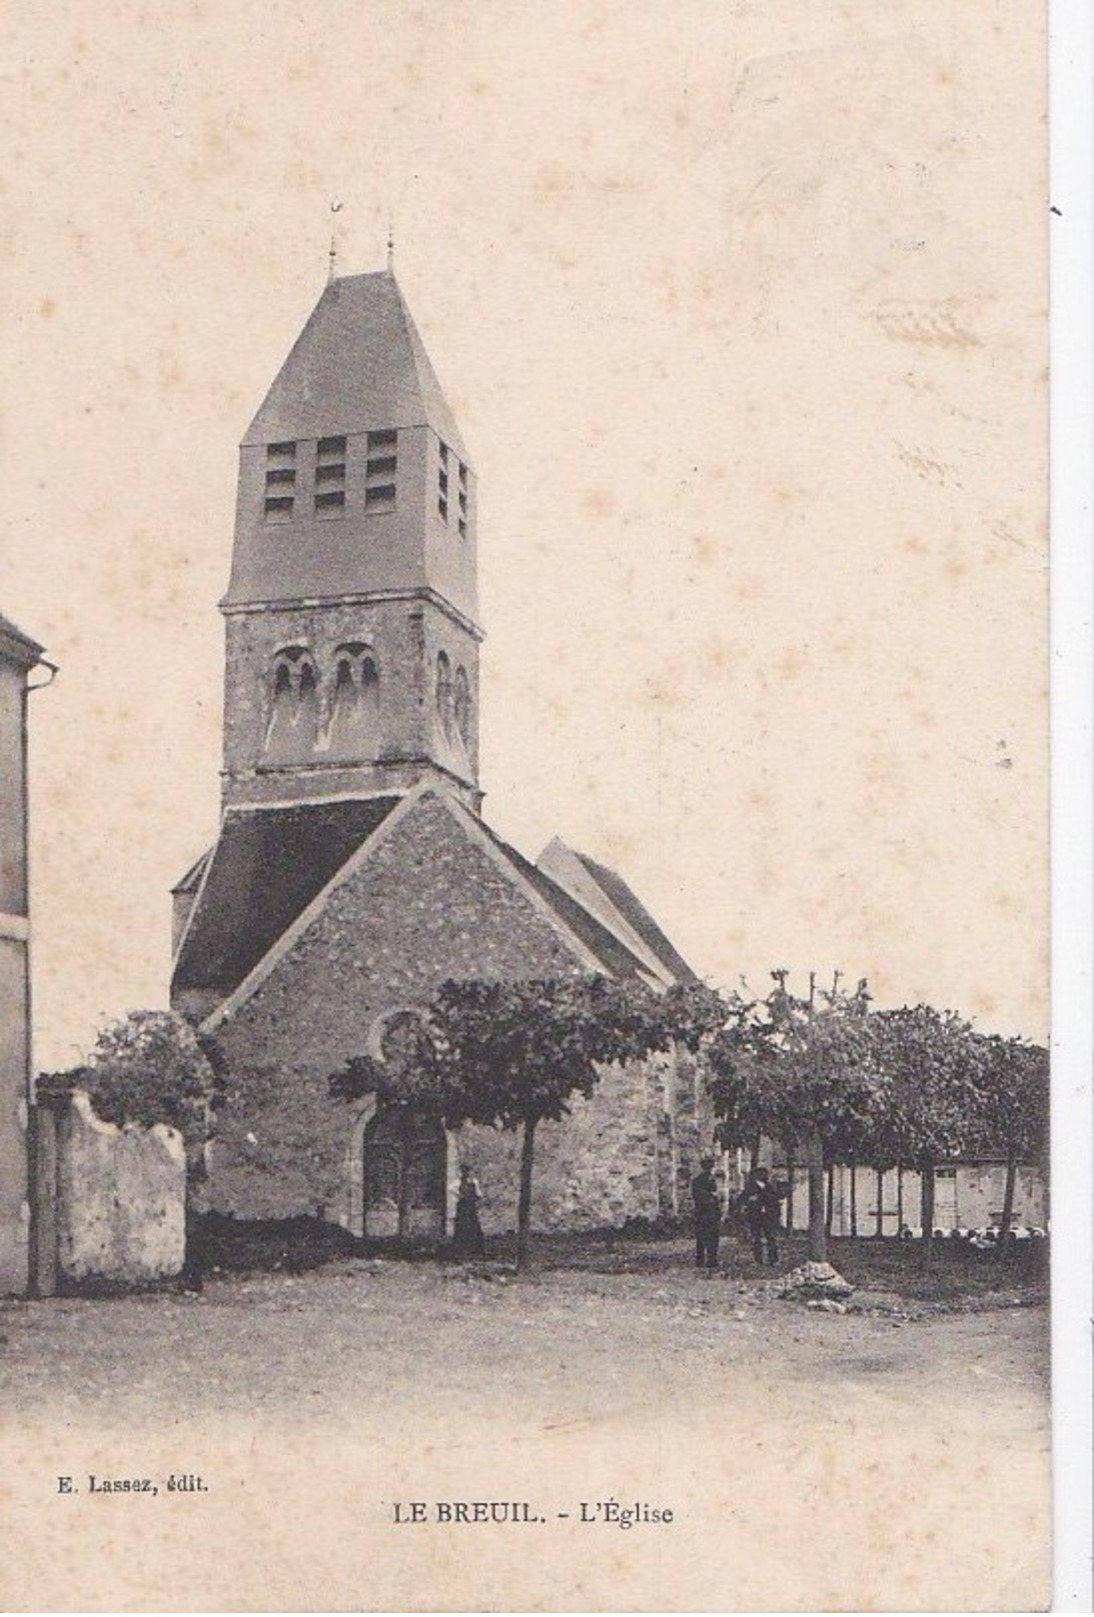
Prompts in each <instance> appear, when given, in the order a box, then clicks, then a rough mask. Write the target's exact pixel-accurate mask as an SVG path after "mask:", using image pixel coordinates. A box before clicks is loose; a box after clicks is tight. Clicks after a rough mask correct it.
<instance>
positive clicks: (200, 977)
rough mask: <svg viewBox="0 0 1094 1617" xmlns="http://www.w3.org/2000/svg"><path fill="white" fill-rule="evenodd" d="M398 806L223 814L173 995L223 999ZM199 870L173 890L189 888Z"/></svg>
mask: <svg viewBox="0 0 1094 1617" xmlns="http://www.w3.org/2000/svg"><path fill="white" fill-rule="evenodd" d="M399 801H400V800H399V798H398V797H370V798H358V799H351V800H345V801H341V802H330V803H307V804H300V805H294V806H292V807H289V808H254V809H250V808H235V809H229V810H228V812H227V813H226V815H225V816H224V821H223V824H222V825H221V828H220V837H219V839H218V841H217V844H216V846H215V848H214V849H213V851H212V854H211V856H209V863H208V868H207V870H206V872H205V876H204V879H203V881H202V883H201V886H200V888H199V891H198V896H197V900H196V902H195V905H194V909H193V912H192V914H191V917H190V921H189V924H188V926H187V928H186V931H185V933H184V934H183V938H182V941H181V943H180V946H179V952H178V958H177V959H176V962H175V970H174V975H173V979H172V987H173V989H175V990H193V989H204V990H212V991H215V992H216V993H217V994H219V995H221V996H222V997H223V998H227V996H228V995H229V994H230V993H232V991H233V990H234V989H236V988H238V986H239V984H240V983H241V982H242V981H243V979H244V978H245V977H246V976H247V975H248V973H249V972H250V971H252V970H253V969H254V967H255V966H257V965H258V963H259V961H260V960H261V959H262V958H263V957H264V956H265V955H266V954H267V953H268V952H269V950H270V949H271V948H272V947H273V946H274V944H275V943H276V942H277V941H278V939H279V938H280V937H281V936H282V934H283V933H284V932H285V930H286V928H287V927H289V926H291V925H292V923H293V921H295V920H296V918H297V916H298V915H299V914H300V913H301V911H302V910H304V909H306V908H307V906H308V905H309V904H310V903H311V901H312V899H313V898H315V897H316V896H317V894H318V893H320V892H321V891H322V889H323V888H324V887H325V886H326V885H327V883H328V882H329V881H330V879H331V877H332V876H334V875H336V874H337V872H338V871H339V870H340V869H341V867H342V866H343V865H344V864H345V862H346V860H347V859H348V858H349V857H350V855H351V854H352V853H353V852H354V851H355V850H356V849H357V848H359V847H360V846H361V843H362V842H364V840H365V838H366V837H368V836H371V834H372V832H373V831H375V830H376V828H377V827H378V826H379V825H381V824H382V823H383V821H384V820H385V819H386V818H387V816H388V815H389V814H390V813H391V810H392V809H393V808H394V807H395V805H396V804H397V803H398V802H399ZM200 863H201V861H199V865H200ZM197 868H198V867H194V869H192V870H191V871H189V872H188V873H187V876H186V877H184V878H183V881H182V883H180V886H179V888H177V889H176V891H180V890H181V891H186V890H187V882H188V881H189V882H192V881H193V877H194V872H195V870H196V869H197Z"/></svg>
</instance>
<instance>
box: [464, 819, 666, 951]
mask: <svg viewBox="0 0 1094 1617" xmlns="http://www.w3.org/2000/svg"><path fill="white" fill-rule="evenodd" d="M479 825H480V826H481V828H482V830H483V831H485V833H486V835H487V836H488V837H489V839H490V841H491V842H492V843H493V844H494V846H495V848H497V850H498V851H499V853H501V854H503V855H504V856H505V858H506V859H507V860H508V861H509V863H510V864H511V865H512V866H513V867H514V869H515V870H516V871H517V872H518V873H519V874H520V875H521V876H523V877H524V879H525V881H527V882H528V883H529V884H530V885H531V886H532V887H533V888H534V889H535V891H536V892H537V893H538V894H539V896H540V898H542V899H545V900H546V902H547V903H548V904H549V905H550V907H551V908H552V909H553V910H554V912H555V914H556V915H557V916H558V918H559V920H560V921H562V922H564V923H565V925H566V926H568V927H569V929H570V931H571V932H573V933H574V934H575V935H576V936H577V937H578V938H579V939H580V940H581V942H582V943H583V944H584V945H585V947H586V948H587V949H588V950H589V951H590V953H592V954H594V955H595V956H596V958H597V960H598V961H599V962H600V964H601V966H602V967H603V968H604V971H605V972H606V973H607V975H608V976H609V977H615V978H620V979H626V978H634V977H637V976H639V975H640V973H641V969H642V961H641V959H640V958H639V957H638V956H636V955H635V954H634V952H633V951H632V950H631V949H628V948H627V946H626V944H625V943H623V942H622V941H621V940H620V939H619V938H617V937H615V936H614V935H613V934H612V933H611V932H609V931H608V929H607V927H605V926H603V925H602V924H601V923H600V922H599V921H598V920H597V918H596V916H595V915H592V914H590V912H589V911H588V910H587V909H586V908H585V906H584V905H583V904H580V903H578V902H577V900H575V899H573V898H571V896H570V894H569V893H567V892H565V891H564V890H563V888H561V887H560V886H559V885H558V883H557V882H555V881H552V880H551V878H550V877H549V876H548V875H546V874H545V873H544V872H543V871H542V870H540V869H539V868H538V867H537V866H536V865H534V864H533V863H532V861H531V860H530V859H526V858H525V857H524V855H523V854H522V853H518V852H517V850H516V849H515V848H513V847H510V845H509V843H507V842H503V841H502V839H501V837H499V836H498V835H497V834H496V833H495V832H493V831H491V829H490V827H489V826H488V825H486V824H485V823H484V822H483V821H481V820H480V821H479Z"/></svg>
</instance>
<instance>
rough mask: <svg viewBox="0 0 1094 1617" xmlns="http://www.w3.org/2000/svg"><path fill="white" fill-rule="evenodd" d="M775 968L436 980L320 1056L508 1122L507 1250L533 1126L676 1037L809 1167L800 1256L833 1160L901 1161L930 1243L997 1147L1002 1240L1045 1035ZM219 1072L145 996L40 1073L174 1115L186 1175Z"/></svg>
mask: <svg viewBox="0 0 1094 1617" xmlns="http://www.w3.org/2000/svg"><path fill="white" fill-rule="evenodd" d="M771 977H772V988H771V991H770V992H769V993H768V994H767V996H766V997H764V998H762V999H761V998H758V997H748V996H746V995H744V994H741V993H737V992H734V993H731V994H722V993H719V992H717V991H715V990H713V989H711V988H708V987H706V986H705V985H702V984H689V985H686V986H681V987H677V988H673V989H671V990H669V992H668V993H666V994H662V995H656V994H653V993H651V992H647V991H644V990H641V989H631V988H624V987H622V986H620V985H619V984H617V983H614V982H611V981H608V980H607V979H605V978H603V977H590V978H582V979H565V980H563V979H552V980H547V981H540V982H524V983H519V982H518V983H489V982H482V981H469V982H449V983H446V984H445V985H444V986H443V987H442V988H441V989H440V990H439V992H438V993H437V995H436V996H435V998H434V1000H433V1002H432V1003H431V1004H430V1005H429V1006H428V1008H426V1009H425V1010H423V1012H422V1013H421V1014H420V1015H414V1014H410V1015H404V1016H403V1017H402V1018H400V1019H399V1026H398V1028H397V1029H393V1030H392V1032H393V1033H395V1032H397V1035H398V1036H397V1037H395V1036H393V1037H389V1038H388V1039H387V1040H386V1041H385V1043H384V1047H383V1049H382V1051H380V1052H378V1053H376V1054H371V1053H366V1054H361V1055H359V1056H357V1057H355V1058H354V1059H352V1060H350V1061H349V1062H347V1063H346V1065H345V1066H344V1067H342V1068H341V1069H340V1070H339V1071H338V1072H336V1073H335V1074H333V1075H332V1076H331V1079H330V1093H331V1095H332V1097H333V1098H335V1099H342V1100H356V1099H359V1098H360V1097H362V1096H364V1095H367V1094H374V1095H376V1097H377V1098H378V1100H380V1101H381V1102H383V1103H391V1104H399V1105H417V1106H421V1107H423V1108H426V1109H428V1110H430V1111H432V1112H433V1113H435V1114H436V1115H437V1116H439V1117H440V1118H441V1119H442V1120H443V1121H444V1123H445V1124H446V1126H447V1127H449V1128H458V1127H460V1126H461V1125H462V1124H465V1123H477V1124H484V1125H487V1126H491V1127H496V1128H503V1129H511V1130H514V1131H517V1132H519V1133H520V1136H521V1161H520V1187H519V1195H518V1207H517V1261H518V1264H523V1263H524V1262H525V1261H526V1258H527V1254H528V1246H529V1232H530V1228H531V1207H532V1188H533V1170H534V1161H535V1142H536V1131H537V1129H538V1127H539V1125H540V1124H541V1123H542V1122H544V1121H547V1120H559V1119H561V1118H563V1117H565V1116H566V1115H567V1113H568V1111H569V1108H570V1106H571V1104H572V1102H573V1100H574V1098H575V1097H576V1096H586V1097H588V1096H590V1095H592V1093H593V1091H594V1089H595V1088H596V1085H597V1083H598V1082H599V1081H600V1078H601V1075H602V1073H603V1072H604V1070H605V1069H606V1068H609V1067H611V1066H612V1065H614V1064H618V1063H622V1062H627V1061H632V1060H639V1059H642V1058H643V1057H645V1056H648V1055H650V1054H652V1053H654V1052H657V1051H661V1052H664V1051H669V1050H671V1049H673V1048H674V1047H679V1048H683V1049H685V1050H687V1051H689V1052H691V1054H692V1055H694V1056H695V1057H696V1059H697V1060H698V1061H699V1063H700V1064H701V1067H702V1069H703V1071H704V1072H705V1076H706V1082H707V1085H708V1088H709V1092H710V1096H711V1101H712V1105H713V1110H714V1114H715V1117H716V1118H717V1127H718V1135H719V1138H720V1140H721V1143H722V1144H723V1145H724V1146H726V1147H727V1148H734V1147H740V1148H743V1149H745V1150H746V1151H750V1152H751V1153H753V1154H755V1152H756V1150H757V1149H758V1144H759V1141H760V1139H761V1138H762V1137H764V1136H766V1137H768V1138H769V1139H773V1140H776V1141H778V1142H779V1143H780V1145H781V1147H782V1149H783V1150H784V1152H785V1153H786V1155H787V1158H788V1160H789V1161H792V1162H795V1163H801V1164H803V1165H804V1166H805V1167H806V1169H807V1172H808V1185H809V1232H810V1248H811V1252H812V1255H813V1256H814V1257H816V1258H824V1257H825V1256H826V1250H827V1217H826V1213H827V1208H826V1188H827V1186H826V1176H827V1172H828V1170H829V1169H830V1168H831V1166H832V1165H833V1164H835V1163H849V1164H852V1165H857V1166H862V1167H872V1168H874V1169H875V1170H877V1171H878V1172H882V1171H884V1170H886V1169H888V1168H894V1167H906V1168H913V1169H915V1170H917V1171H918V1172H919V1173H920V1174H921V1175H922V1186H923V1207H922V1218H921V1223H922V1226H923V1230H924V1235H925V1237H926V1239H927V1251H928V1252H929V1250H930V1232H931V1230H932V1228H933V1223H934V1206H933V1194H934V1170H935V1168H936V1166H937V1165H938V1164H939V1163H941V1162H944V1161H947V1160H953V1159H955V1158H961V1157H975V1156H978V1155H980V1156H983V1155H989V1154H990V1155H1000V1156H1003V1157H1005V1159H1006V1164H1007V1172H1006V1182H1005V1194H1004V1205H1003V1217H1002V1226H1003V1233H1002V1241H1003V1243H1004V1244H1005V1239H1006V1233H1007V1231H1008V1230H1009V1228H1010V1223H1011V1218H1012V1212H1013V1206H1014V1192H1015V1180H1016V1174H1017V1168H1018V1165H1019V1163H1021V1162H1041V1161H1043V1160H1044V1158H1045V1156H1046V1155H1047V1146H1048V1053H1047V1051H1046V1050H1044V1049H1043V1048H1041V1047H1039V1046H1037V1045H1033V1044H1030V1043H1028V1042H1026V1041H1025V1040H1022V1039H1015V1038H1011V1039H1005V1038H1001V1037H999V1036H998V1035H994V1034H981V1033H978V1032H976V1031H975V1029H974V1028H973V1027H972V1026H971V1024H970V1023H969V1022H968V1021H966V1020H965V1019H964V1018H962V1017H960V1016H958V1015H956V1014H955V1013H953V1012H950V1011H937V1010H934V1009H933V1008H932V1007H930V1006H927V1005H917V1006H914V1007H907V1006H906V1007H903V1008H901V1009H898V1010H880V1011H879V1010H875V1009H874V1008H873V1006H872V1002H871V999H870V995H869V992H868V989H867V985H866V983H865V981H862V982H859V983H858V985H857V986H856V988H855V989H854V991H853V992H849V991H847V990H845V989H843V988H842V987H841V983H840V979H839V975H838V974H837V975H836V976H835V978H834V979H833V981H832V983H831V985H830V986H829V987H827V988H820V987H818V985H817V984H816V982H815V980H814V979H812V978H810V981H809V984H808V989H807V991H806V992H804V993H800V994H795V993H794V992H793V991H792V990H791V988H790V986H789V974H788V973H787V972H786V971H783V970H778V971H774V972H772V974H771ZM228 1083H229V1075H228V1074H227V1073H226V1071H225V1067H224V1062H223V1059H222V1057H221V1054H220V1052H219V1050H218V1049H217V1046H216V1045H215V1043H214V1042H212V1041H210V1040H203V1039H199V1038H198V1037H197V1036H196V1035H195V1034H194V1033H193V1031H192V1030H191V1029H190V1028H189V1027H188V1026H187V1024H186V1023H184V1022H183V1021H182V1020H181V1019H180V1018H178V1017H176V1016H173V1015H172V1014H171V1013H169V1012H147V1011H146V1012H138V1013H135V1014H134V1015H133V1016H131V1017H130V1018H128V1019H127V1020H126V1021H125V1022H123V1023H120V1024H117V1025H116V1026H114V1027H113V1028H109V1029H107V1030H106V1031H105V1032H104V1033H103V1034H102V1035H101V1037H100V1039H99V1042H98V1044H97V1045H96V1048H95V1050H94V1052H93V1053H92V1056H91V1058H90V1060H89V1062H88V1063H87V1065H85V1066H83V1067H79V1068H76V1069H74V1070H73V1071H71V1072H68V1073H64V1074H55V1075H52V1076H51V1077H47V1078H44V1079H43V1080H41V1081H40V1089H41V1092H42V1094H43V1095H48V1094H49V1093H50V1091H51V1090H52V1091H56V1090H58V1089H71V1088H74V1087H77V1086H78V1087H81V1088H83V1089H85V1090H87V1091H88V1093H89V1094H90V1096H91V1099H92V1102H93V1104H94V1106H95V1109H96V1111H97V1112H98V1113H99V1115H100V1116H102V1117H103V1118H104V1119H106V1120H107V1121H111V1122H118V1123H126V1122H136V1123H144V1124H149V1123H154V1122H166V1123H170V1124H173V1125H174V1126H175V1127H177V1128H179V1129H180V1131H181V1132H182V1134H183V1137H184V1139H185V1141H186V1146H187V1160H188V1164H189V1166H190V1178H191V1181H193V1179H195V1178H196V1177H198V1176H199V1175H200V1173H201V1171H202V1163H203V1157H204V1147H205V1145H206V1143H207V1142H208V1141H209V1139H210V1138H212V1137H213V1135H214V1134H215V1132H216V1128H217V1118H218V1115H219V1113H220V1111H221V1110H222V1109H223V1107H224V1105H225V1103H226V1101H227V1103H228V1104H230V1103H231V1097H230V1096H229V1090H228Z"/></svg>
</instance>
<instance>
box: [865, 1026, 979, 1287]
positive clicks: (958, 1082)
mask: <svg viewBox="0 0 1094 1617" xmlns="http://www.w3.org/2000/svg"><path fill="white" fill-rule="evenodd" d="M871 1023H872V1027H871V1034H872V1042H873V1048H874V1059H875V1061H876V1062H877V1065H878V1067H879V1069H880V1070H881V1071H882V1072H883V1073H884V1074H885V1076H886V1079H887V1081H888V1083H889V1084H890V1086H891V1104H890V1106H889V1108H888V1111H887V1114H886V1116H885V1117H884V1119H883V1120H882V1121H881V1122H880V1124H879V1127H878V1130H877V1134H876V1137H875V1141H874V1148H873V1154H874V1158H875V1161H879V1162H895V1163H900V1164H904V1165H906V1166H909V1167H913V1168H915V1169H917V1171H918V1172H919V1174H920V1182H921V1186H922V1192H921V1195H922V1203H921V1214H920V1217H921V1223H922V1227H923V1236H924V1240H925V1241H926V1247H925V1249H924V1250H925V1253H926V1254H927V1255H928V1256H929V1254H930V1251H931V1238H932V1235H933V1231H934V1183H935V1169H936V1168H937V1166H938V1164H939V1163H940V1162H945V1161H947V1160H952V1159H953V1158H955V1157H961V1156H964V1155H966V1154H967V1153H968V1152H969V1151H970V1149H972V1148H973V1147H975V1144H976V1142H977V1137H978V1132H979V1129H980V1126H981V1116H982V1105H981V1099H980V1093H979V1088H978V1084H979V1081H980V1078H981V1074H982V1070H983V1066H984V1053H983V1050H982V1048H981V1046H982V1044H983V1041H982V1040H980V1039H978V1037H977V1036H976V1035H975V1034H974V1033H973V1030H972V1027H971V1025H970V1024H969V1023H968V1022H967V1021H965V1019H964V1018H963V1017H961V1016H958V1015H957V1013H956V1012H954V1011H936V1010H935V1009H934V1008H933V1007H932V1006H930V1005H916V1006H907V1005H905V1006H902V1007H901V1008H900V1009H899V1010H891V1011H878V1012H876V1013H875V1015H874V1016H873V1017H872V1018H871Z"/></svg>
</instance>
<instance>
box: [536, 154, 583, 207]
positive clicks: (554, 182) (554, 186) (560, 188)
mask: <svg viewBox="0 0 1094 1617" xmlns="http://www.w3.org/2000/svg"><path fill="white" fill-rule="evenodd" d="M532 188H533V192H534V195H535V199H536V201H537V202H545V203H546V202H561V201H562V200H563V199H564V198H566V197H571V196H572V195H573V193H574V176H573V172H572V170H571V169H568V168H563V167H562V165H561V164H559V163H546V164H544V165H543V167H542V168H540V169H539V170H538V172H537V173H536V176H535V180H534V181H533V187H532Z"/></svg>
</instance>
